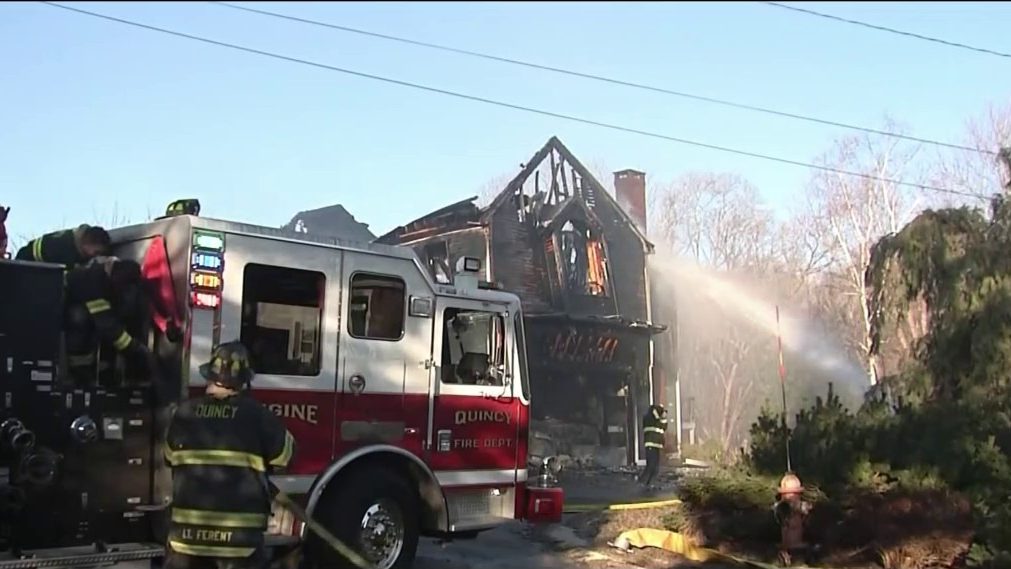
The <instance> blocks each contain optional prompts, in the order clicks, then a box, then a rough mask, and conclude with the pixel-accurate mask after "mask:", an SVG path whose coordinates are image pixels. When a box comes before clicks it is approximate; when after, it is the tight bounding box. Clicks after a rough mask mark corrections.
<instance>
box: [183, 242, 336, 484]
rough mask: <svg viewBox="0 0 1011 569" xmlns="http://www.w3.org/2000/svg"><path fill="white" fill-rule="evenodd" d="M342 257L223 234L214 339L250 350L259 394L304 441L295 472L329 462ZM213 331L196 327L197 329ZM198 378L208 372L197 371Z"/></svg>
mask: <svg viewBox="0 0 1011 569" xmlns="http://www.w3.org/2000/svg"><path fill="white" fill-rule="evenodd" d="M341 261H342V252H341V251H339V250H335V249H328V248H323V247H311V246H306V245H305V244H300V243H291V242H285V241H274V240H267V239H263V238H258V237H256V236H252V235H231V234H230V235H227V236H226V239H225V262H224V267H225V269H224V275H223V279H222V280H223V286H224V297H223V298H224V300H223V302H222V306H221V319H220V320H221V325H220V330H219V331H218V332H217V333H216V337H215V338H214V341H215V342H216V343H223V342H228V341H231V340H235V339H240V340H242V343H243V344H244V345H245V346H246V348H247V349H248V350H249V352H250V357H251V359H252V364H253V368H254V370H255V371H256V377H255V378H254V380H253V395H254V397H256V398H257V399H258V400H260V401H261V402H262V403H264V404H265V405H267V406H268V407H269V408H270V409H271V411H273V412H274V413H275V414H277V415H278V416H279V417H281V418H282V419H283V421H284V423H285V426H286V427H287V428H288V430H289V432H291V434H292V435H293V436H294V437H295V440H296V443H297V445H298V447H297V452H296V453H295V458H294V460H293V461H292V464H291V465H290V466H289V468H288V473H289V474H291V475H306V474H315V473H317V472H319V471H320V470H322V469H323V468H325V467H326V466H327V465H329V464H330V462H331V457H332V452H333V430H334V424H335V404H334V396H335V390H336V382H335V377H336V371H337V370H336V362H337V335H338V330H339V322H340V320H339V314H338V310H339V306H340V293H341V289H340V266H341ZM194 320H195V321H196V319H194ZM194 326H196V324H194ZM209 332H210V331H209V330H207V331H205V330H200V331H198V330H196V329H194V330H193V336H194V338H196V337H198V334H200V335H203V334H207V333H209ZM197 363H199V362H194V364H197ZM195 382H200V383H202V382H203V380H202V378H201V377H200V375H199V373H192V372H191V373H190V384H191V386H192V385H193V384H194V383H195Z"/></svg>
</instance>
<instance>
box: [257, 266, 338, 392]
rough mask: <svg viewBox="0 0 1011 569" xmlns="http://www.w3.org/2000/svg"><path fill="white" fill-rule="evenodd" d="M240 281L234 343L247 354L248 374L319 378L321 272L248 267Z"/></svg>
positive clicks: (321, 305) (323, 280)
mask: <svg viewBox="0 0 1011 569" xmlns="http://www.w3.org/2000/svg"><path fill="white" fill-rule="evenodd" d="M242 282H243V286H242V322H241V329H240V333H239V339H240V340H241V341H242V343H243V345H245V346H246V349H248V350H249V354H250V359H251V360H252V362H251V363H252V366H253V371H255V372H256V373H262V374H273V375H306V376H315V375H319V372H320V361H321V355H322V343H321V336H322V329H323V296H324V291H325V290H326V277H325V276H323V273H319V272H316V271H305V270H301V269H289V268H286V267H275V266H270V265H257V264H248V265H246V268H245V269H244V270H243V275H242Z"/></svg>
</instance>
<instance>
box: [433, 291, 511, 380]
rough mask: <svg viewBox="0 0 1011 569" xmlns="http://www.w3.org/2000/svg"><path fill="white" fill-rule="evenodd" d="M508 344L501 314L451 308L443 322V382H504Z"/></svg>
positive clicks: (445, 314) (445, 313) (446, 312)
mask: <svg viewBox="0 0 1011 569" xmlns="http://www.w3.org/2000/svg"><path fill="white" fill-rule="evenodd" d="M504 347H505V326H504V325H503V321H502V316H501V315H500V314H497V313H495V312H484V311H480V310H465V309H460V308H447V309H446V311H445V312H444V313H443V326H442V382H443V383H456V384H461V385H502V384H503V380H504V375H505V370H504V368H503V367H502V364H503V361H504V358H503V356H504V353H505V349H504Z"/></svg>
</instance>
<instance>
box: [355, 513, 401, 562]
mask: <svg viewBox="0 0 1011 569" xmlns="http://www.w3.org/2000/svg"><path fill="white" fill-rule="evenodd" d="M404 533H405V529H404V515H403V512H402V511H401V510H400V506H398V505H397V504H396V503H394V502H392V501H389V500H386V499H382V500H379V501H377V502H376V503H375V504H372V505H371V506H369V507H368V508H367V509H366V510H365V515H364V516H362V525H361V543H362V547H363V549H364V551H363V553H364V554H365V557H367V558H368V559H369V561H372V562H373V563H375V564H376V567H377V568H378V569H390V568H391V567H393V564H394V563H396V561H397V559H398V558H399V557H400V552H401V551H403V549H404Z"/></svg>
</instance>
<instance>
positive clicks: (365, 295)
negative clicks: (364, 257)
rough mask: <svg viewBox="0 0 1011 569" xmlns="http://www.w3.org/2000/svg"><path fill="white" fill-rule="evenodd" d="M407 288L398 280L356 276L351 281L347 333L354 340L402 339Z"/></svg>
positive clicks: (367, 275) (381, 276)
mask: <svg viewBox="0 0 1011 569" xmlns="http://www.w3.org/2000/svg"><path fill="white" fill-rule="evenodd" d="M406 288H407V286H406V285H405V284H404V281H403V279H400V278H399V277H392V276H385V275H372V274H367V273H356V274H354V275H353V276H352V277H351V293H350V297H351V300H350V306H349V307H348V312H349V315H348V332H349V333H350V334H351V335H352V336H354V337H355V338H363V339H368V340H399V339H400V338H402V337H403V336H404V307H405V305H406V302H407V298H406V294H405V290H406Z"/></svg>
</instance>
